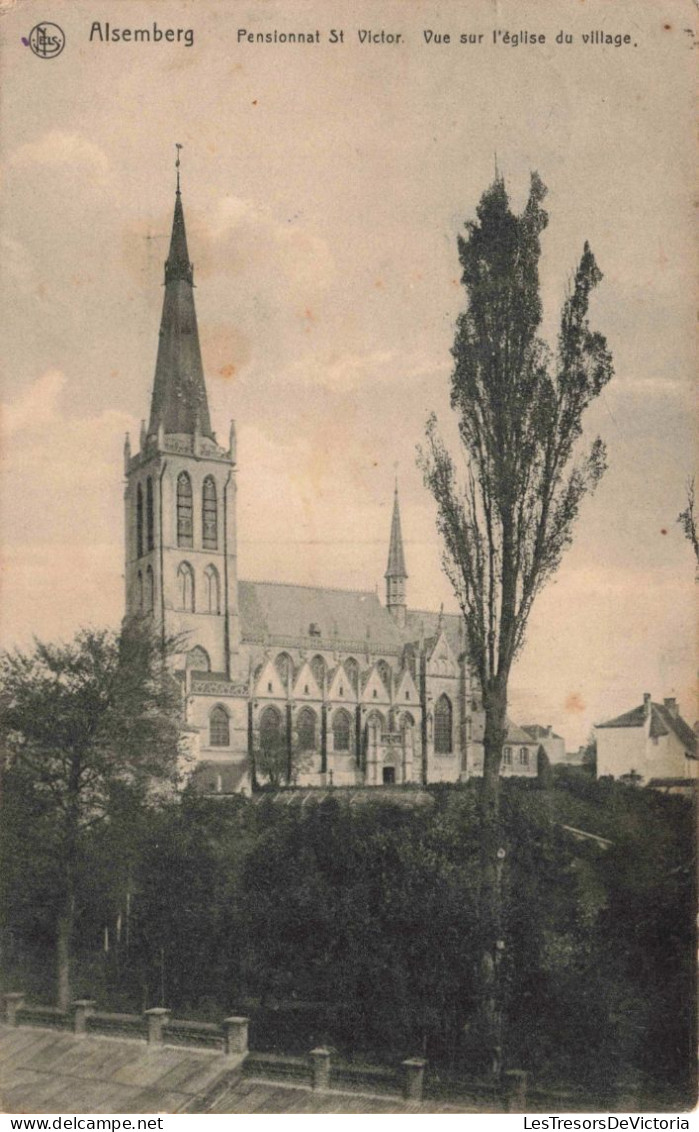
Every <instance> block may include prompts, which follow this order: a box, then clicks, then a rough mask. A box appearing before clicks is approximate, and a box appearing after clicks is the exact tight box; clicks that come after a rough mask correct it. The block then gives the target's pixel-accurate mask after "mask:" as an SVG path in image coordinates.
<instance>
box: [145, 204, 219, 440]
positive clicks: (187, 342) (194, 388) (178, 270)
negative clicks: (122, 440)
mask: <svg viewBox="0 0 699 1132" xmlns="http://www.w3.org/2000/svg"><path fill="white" fill-rule="evenodd" d="M197 423H198V425H199V430H200V432H201V434H202V436H208V437H210V438H211V439H213V432H212V430H211V419H210V417H209V403H208V400H207V396H206V385H205V382H204V370H203V368H202V363H201V350H200V347H199V331H198V329H197V315H196V311H195V308H194V291H193V282H192V265H191V263H190V262H189V252H188V250H187V235H186V232H185V225H184V212H183V210H182V198H181V197H180V194H179V192H178V193H177V196H176V198H175V213H174V216H173V221H172V236H171V239H170V251H169V254H168V257H167V261H166V263H165V295H164V298H163V313H162V316H161V319H160V338H159V341H158V358H157V361H156V364H155V381H154V383H153V398H152V401H151V411H150V424H149V427H148V432H149V434H150V435H153V434H155V433H157V431H158V428H159V427H160V425H161V424H162V426H163V429H164V431H165V432H166V433H170V434H173V433H184V434H186V435H189V436H192V435H193V434H194V431H195V428H196V425H197Z"/></svg>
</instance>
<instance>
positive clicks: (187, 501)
mask: <svg viewBox="0 0 699 1132" xmlns="http://www.w3.org/2000/svg"><path fill="white" fill-rule="evenodd" d="M193 537H194V524H193V522H192V481H191V480H190V478H189V476H188V475H187V473H186V472H180V474H179V476H178V477H177V545H178V546H192V545H193Z"/></svg>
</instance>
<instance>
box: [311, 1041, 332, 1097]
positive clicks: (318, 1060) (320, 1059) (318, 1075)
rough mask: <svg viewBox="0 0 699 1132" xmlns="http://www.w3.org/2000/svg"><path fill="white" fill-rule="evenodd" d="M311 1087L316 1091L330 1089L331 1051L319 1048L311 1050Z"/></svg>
mask: <svg viewBox="0 0 699 1132" xmlns="http://www.w3.org/2000/svg"><path fill="white" fill-rule="evenodd" d="M311 1072H312V1081H311V1085H312V1087H313V1088H314V1089H329V1088H330V1050H329V1049H325V1048H324V1047H323V1046H319V1047H318V1049H312V1050H311Z"/></svg>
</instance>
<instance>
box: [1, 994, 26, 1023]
mask: <svg viewBox="0 0 699 1132" xmlns="http://www.w3.org/2000/svg"><path fill="white" fill-rule="evenodd" d="M24 998H25V995H24V991H10V992H9V994H6V995H5V1021H6V1023H7V1025H8V1026H17V1025H19V1023H18V1022H17V1011H18V1010H21V1009H22V1007H23V1006H24Z"/></svg>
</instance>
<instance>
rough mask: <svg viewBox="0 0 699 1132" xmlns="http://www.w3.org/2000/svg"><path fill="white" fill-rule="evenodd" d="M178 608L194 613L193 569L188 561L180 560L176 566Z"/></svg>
mask: <svg viewBox="0 0 699 1132" xmlns="http://www.w3.org/2000/svg"><path fill="white" fill-rule="evenodd" d="M177 598H178V608H179V609H184V610H185V612H186V613H194V571H193V569H192V567H191V566H190V565H189V562H180V564H179V566H178V568H177Z"/></svg>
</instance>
